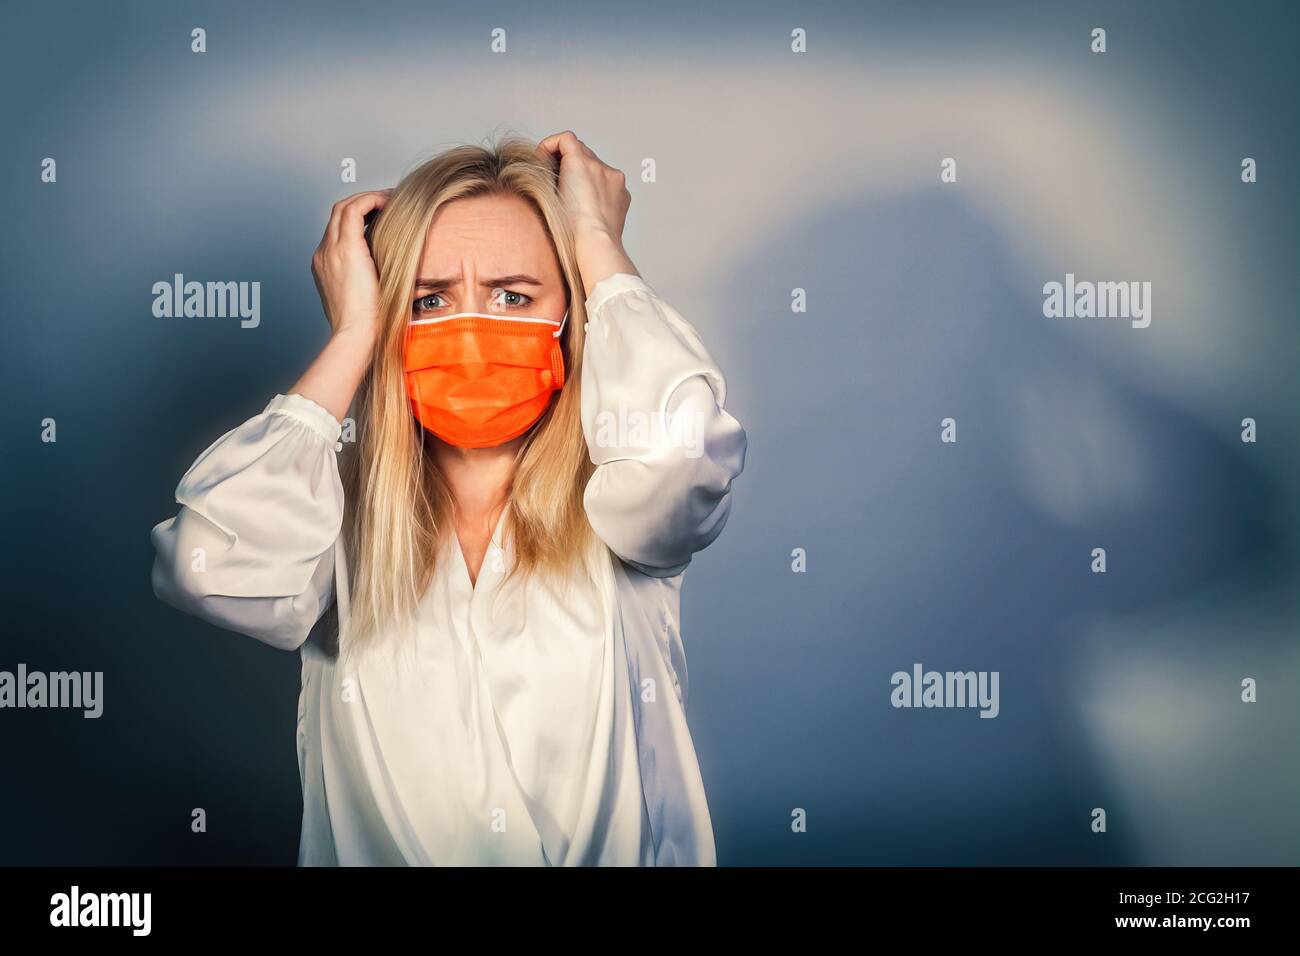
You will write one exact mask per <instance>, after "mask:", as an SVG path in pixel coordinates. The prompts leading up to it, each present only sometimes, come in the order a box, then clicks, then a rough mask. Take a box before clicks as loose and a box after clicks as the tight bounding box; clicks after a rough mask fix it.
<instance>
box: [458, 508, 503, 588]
mask: <svg viewBox="0 0 1300 956" xmlns="http://www.w3.org/2000/svg"><path fill="white" fill-rule="evenodd" d="M509 510H510V501H509V499H507V500H506V503H505V506H504V507H503V508H502V509H501V514H500V515H499V516H498V517H497V523H496V525H495V527H493V529H492V537H491V538H490V539H488V546H487V550H486V551H484V552H483V563H482V564H480V565H479V568H478V575H477V576H476V577H474V578H471V577H470V573H469V562H468V561H466V560H465V549H464V548H463V547H461V543H460V535H458V534H457V533H456V523H455V522H454V521H453V522H452V525H451V550H452V551H453V552H455V563H456V565H457V568H458V570H457V574H458V575H459V577H460V580H461V581H462V582H463V583H464V584H466V585H468V586H469V593H470V596H471V597H473V596H474V595H476V594H478V593H479V585H480V584H482V583H483V569H484V568H485V567H487V563H488V561H490V560H491V559H492V551H493V549H494V548H495V549H496V550H499V551H500V552H501V553H502V555H503V556H504V554H505V548H503V547H502V546H501V533H502V529H503V528H504V527H505V522H506V513H507V512H508V511H509Z"/></svg>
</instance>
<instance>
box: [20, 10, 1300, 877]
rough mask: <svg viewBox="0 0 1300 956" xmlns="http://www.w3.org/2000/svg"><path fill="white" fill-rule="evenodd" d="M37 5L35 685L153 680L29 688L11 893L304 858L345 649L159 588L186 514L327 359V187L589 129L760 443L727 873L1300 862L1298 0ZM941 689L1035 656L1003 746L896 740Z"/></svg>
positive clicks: (701, 602) (718, 803) (931, 736)
mask: <svg viewBox="0 0 1300 956" xmlns="http://www.w3.org/2000/svg"><path fill="white" fill-rule="evenodd" d="M3 18H4V23H3V29H2V30H0V47H2V50H3V57H0V64H2V65H0V71H2V73H3V82H0V100H2V101H3V104H4V114H3V115H4V130H5V143H6V147H5V149H4V150H3V151H0V163H2V164H3V172H4V182H5V195H6V202H5V207H6V212H7V218H8V228H6V229H4V230H3V231H0V266H2V269H3V282H4V296H3V300H2V301H3V310H4V313H3V319H4V326H3V327H4V335H5V347H4V349H3V350H2V352H0V354H2V355H3V363H4V364H3V369H2V371H3V376H2V380H3V383H4V401H3V404H2V406H0V420H2V421H3V448H4V466H3V470H2V471H0V481H3V486H0V491H3V500H4V507H5V525H4V527H5V532H6V534H5V537H6V541H7V547H6V548H5V556H4V562H5V568H4V573H3V575H0V587H3V589H4V595H3V596H4V599H5V607H6V608H7V615H6V617H7V620H6V624H5V627H4V629H3V632H2V636H0V669H10V670H12V669H13V668H14V667H15V666H16V665H17V663H18V662H24V663H26V664H27V666H28V667H29V668H31V669H39V670H46V671H53V670H102V671H104V672H105V680H106V690H105V715H104V716H103V717H102V718H101V719H99V720H97V721H92V720H84V719H82V718H81V717H80V715H79V714H78V713H74V712H59V711H48V712H39V711H0V754H3V759H4V762H5V775H4V779H5V783H6V785H5V787H4V788H3V790H0V863H9V864H14V863H17V864H54V863H79V864H112V863H128V864H135V863H199V864H207V863H276V864H288V863H292V862H293V861H294V859H295V852H296V847H297V840H298V824H299V814H300V806H301V805H300V800H299V791H298V776H297V766H296V762H295V757H294V745H293V721H294V712H295V705H296V700H297V692H298V678H299V667H298V659H297V657H296V656H295V655H292V654H285V653H283V652H278V651H274V650H272V649H270V648H268V647H265V646H262V645H260V644H258V643H257V642H255V641H253V640H251V639H249V638H245V637H241V636H239V635H234V634H230V633H227V632H223V631H219V630H217V629H214V628H211V627H209V626H207V625H205V624H202V623H200V622H198V621H195V620H192V619H189V618H186V617H184V616H183V615H181V614H180V613H179V612H176V611H173V610H172V609H170V608H168V607H166V606H163V605H161V604H160V603H158V602H157V601H156V600H155V599H154V597H153V595H152V592H151V590H150V584H149V570H150V564H151V561H152V551H151V548H150V545H149V538H148V532H149V529H150V528H151V527H152V525H153V524H154V523H156V522H158V521H160V520H162V519H164V518H166V517H168V516H170V515H171V514H172V513H174V510H175V505H174V503H173V499H172V492H173V489H174V488H175V485H176V482H177V481H178V480H179V478H180V476H181V474H182V473H183V471H184V470H185V468H186V467H187V466H188V465H189V463H190V462H191V461H192V460H193V459H194V457H195V456H196V455H197V454H198V453H199V452H200V451H201V450H202V449H203V448H204V447H206V446H207V445H208V444H209V443H210V442H211V441H212V440H214V439H215V438H216V437H217V436H218V435H220V434H221V433H222V432H224V431H226V430H227V429H229V428H231V427H234V426H235V425H236V424H238V423H239V422H240V421H242V420H244V419H245V418H247V417H248V416H249V415H252V414H254V413H256V412H257V411H259V410H260V409H261V408H262V407H263V406H264V405H265V403H266V402H267V401H268V400H269V399H270V397H271V396H273V395H274V394H276V393H277V392H278V391H283V390H284V389H286V388H287V387H289V385H291V384H292V382H293V381H294V380H295V379H296V377H297V376H298V374H299V373H300V372H301V371H302V369H303V368H304V367H305V366H306V364H307V363H308V362H309V361H310V359H311V357H312V356H313V355H314V354H315V351H316V350H317V349H319V347H320V346H321V345H322V344H323V343H324V340H325V325H324V321H323V319H322V318H321V316H320V310H319V306H318V303H317V300H316V295H315V290H314V288H313V285H312V281H311V277H310V274H309V268H308V266H309V257H310V255H311V251H312V249H313V248H314V246H315V244H316V242H317V241H318V239H319V235H320V231H321V229H322V227H323V225H324V222H325V218H326V214H327V211H328V207H329V205H330V204H331V203H332V202H333V201H334V200H336V199H337V198H339V197H340V196H342V195H344V194H346V193H348V192H352V191H355V190H357V189H363V188H378V187H382V186H387V185H391V184H392V183H393V182H394V181H395V180H396V179H397V178H398V177H400V175H401V174H402V173H403V172H404V171H406V170H407V169H409V168H410V167H411V166H413V165H414V164H415V163H417V162H418V161H420V160H421V159H423V158H426V157H427V156H429V155H432V154H433V153H435V152H437V151H439V150H440V149H441V148H444V147H446V146H449V145H452V144H454V143H458V142H477V141H480V140H482V139H483V138H484V137H485V136H487V135H489V134H492V133H499V132H503V131H516V132H521V133H524V134H526V135H530V136H533V137H535V138H540V137H542V136H545V135H547V134H549V133H552V132H555V131H558V130H561V129H566V128H567V129H573V130H574V131H575V132H577V133H578V135H579V136H580V137H582V138H583V139H584V140H585V141H586V142H588V143H589V145H591V146H592V148H593V149H595V150H596V152H597V153H598V154H599V155H600V156H601V157H602V158H604V159H605V160H606V161H607V162H609V163H611V164H613V165H616V166H619V167H620V168H622V169H624V170H625V171H626V172H627V173H628V179H629V188H630V189H631V191H632V194H633V204H632V209H631V213H630V216H629V220H628V228H627V236H626V244H627V246H628V249H629V252H630V253H631V255H632V257H633V259H634V260H635V261H636V263H637V265H638V268H639V269H640V271H641V272H642V274H643V275H644V276H645V277H646V279H647V281H648V282H649V283H650V284H651V285H652V286H653V287H655V288H656V290H657V291H659V292H660V294H661V295H663V296H664V297H665V298H666V299H668V300H669V301H670V302H672V303H673V305H674V306H676V307H677V308H678V310H679V311H681V312H682V314H683V315H684V316H685V317H686V318H687V319H688V320H690V321H691V322H693V323H694V324H695V325H696V326H697V328H699V330H700V331H701V333H702V335H703V336H704V338H705V341H706V342H707V343H708V344H709V347H710V349H711V351H712V352H713V353H714V355H715V357H716V358H717V359H718V361H719V362H720V363H721V365H722V367H723V369H724V370H725V371H726V372H727V375H728V382H729V389H730V394H729V399H728V407H729V409H730V410H731V411H733V413H734V414H735V415H736V416H737V417H738V418H739V419H740V420H741V421H742V423H743V424H744V425H745V426H746V428H747V430H748V432H749V438H750V450H749V459H748V467H747V469H746V472H745V474H744V475H743V476H742V477H741V479H740V480H739V481H738V482H737V483H736V486H735V507H734V511H733V517H732V519H731V523H730V525H729V527H728V528H727V530H726V532H725V533H724V534H723V536H722V537H721V538H720V539H719V541H718V542H717V543H716V544H715V545H714V546H713V547H712V548H710V549H709V550H708V551H706V552H704V553H702V554H701V555H699V556H698V557H697V559H696V562H695V564H694V565H693V567H692V568H691V570H690V571H689V572H688V573H687V578H686V583H685V587H684V622H683V630H684V635H685V640H686V642H687V651H688V655H689V661H690V678H691V701H690V722H691V726H692V730H693V734H694V738H695V742H696V747H697V750H698V752H699V756H700V760H701V764H702V768H703V772H704V776H705V782H706V786H707V789H708V792H709V796H710V803H711V807H712V810H713V814H714V822H715V827H716V831H717V840H718V850H719V857H720V862H722V863H724V864H759V863H771V864H836V863H838V864H884V863H892V864H1049V865H1050V864H1162V865H1163V864H1170V865H1181V864H1279V863H1281V864H1294V863H1296V862H1297V861H1298V859H1300V741H1298V740H1297V735H1298V731H1300V720H1298V719H1297V718H1300V706H1298V705H1297V699H1298V698H1297V693H1298V692H1300V648H1298V647H1297V640H1296V637H1297V607H1296V588H1295V585H1296V581H1297V566H1298V555H1297V541H1298V533H1300V513H1298V511H1297V500H1298V498H1297V490H1298V489H1297V484H1298V483H1300V469H1298V468H1297V450H1298V449H1300V443H1298V441H1297V439H1298V438H1300V435H1298V434H1297V430H1298V429H1297V414H1296V413H1297V404H1296V398H1297V394H1296V393H1297V374H1296V373H1297V361H1298V359H1300V348H1297V346H1298V345H1300V343H1298V342H1297V338H1298V336H1297V324H1296V317H1297V316H1296V302H1297V293H1298V292H1300V289H1297V280H1296V263H1297V249H1296V241H1297V229H1296V220H1297V212H1298V209H1297V205H1298V202H1300V197H1298V196H1297V191H1296V187H1295V172H1294V162H1295V156H1296V155H1297V136H1296V110H1295V102H1294V98H1295V93H1296V89H1297V14H1296V8H1295V6H1294V5H1293V4H1290V3H1275V4H1270V3H1251V4H1247V5H1233V4H1227V3H1222V4H1205V3H1172V2H1166V3H1143V4H1131V3H1113V4H1110V3H1102V4H1088V5H1087V6H1086V7H1085V6H1083V5H1078V6H1075V5H1066V4H1041V3H1028V2H1026V3H1016V4H1011V3H982V4H964V3H947V4H939V3H901V2H900V3H853V4H848V3H844V4H829V3H823V4H755V3H745V4H735V5H734V6H731V7H729V8H727V7H716V8H715V7H714V5H703V6H702V5H700V4H695V3H672V2H670V3H656V4H644V5H631V4H629V5H622V4H612V5H607V4H603V3H602V4H589V3H585V2H576V0H573V2H562V3H557V4H545V5H540V6H539V5H536V4H524V3H517V4H516V3H498V4H494V5H492V6H491V7H488V8H484V7H473V8H464V7H457V6H454V5H446V6H435V5H432V4H426V3H415V2H410V3H383V2H376V3H371V4H363V5H357V4H354V3H337V2H336V3H312V4H306V3H283V4H273V5H262V4H251V3H249V4H230V3H198V4H189V5H186V6H185V7H184V8H180V7H177V5H174V4H165V3H160V2H159V3H143V2H134V3H132V2H127V3H118V4H112V5H103V4H91V3H76V4H72V3H49V4H40V5H36V4H31V5H26V6H24V7H22V8H15V7H14V6H13V5H8V6H6V8H5V10H4V13H3ZM195 26H202V27H204V28H205V29H206V30H207V32H208V52H207V53H206V54H203V55H196V54H193V53H191V52H190V30H191V29H192V28H193V27H195ZM1098 26H1100V27H1104V28H1105V29H1106V30H1107V32H1108V46H1109V50H1108V52H1107V53H1105V54H1104V55H1097V54H1093V53H1091V52H1090V51H1089V33H1090V31H1091V29H1092V28H1094V27H1098ZM494 27H502V28H504V29H505V30H506V34H507V42H508V52H507V53H506V54H504V55H494V54H491V53H489V48H488V42H489V33H490V31H491V30H492V29H493V28H494ZM794 28H804V29H806V30H807V34H808V53H806V54H803V55H794V54H792V53H791V52H790V50H789V44H790V31H791V30H792V29H794ZM47 156H48V157H54V158H55V159H56V160H57V162H58V182H57V184H52V185H51V184H43V183H41V182H40V179H39V172H40V163H41V160H42V159H43V158H45V157H47ZM1245 156H1250V157H1253V158H1255V159H1256V160H1257V161H1258V164H1259V182H1258V183H1256V184H1253V185H1245V184H1242V183H1241V181H1240V174H1239V170H1240V162H1241V159H1242V157H1245ZM344 157H352V158H355V159H356V160H357V163H358V166H359V171H360V176H359V182H358V183H357V184H356V185H355V186H353V185H345V184H342V183H341V182H340V181H339V164H340V162H341V160H342V159H343V158H344ZM645 157H653V158H654V160H655V162H656V166H657V181H655V182H653V183H647V182H642V181H641V176H640V170H641V168H642V160H643V159H644V158H645ZM945 157H953V158H955V159H956V160H957V163H958V181H957V182H956V183H954V184H946V185H945V184H941V183H940V182H939V176H938V173H939V163H940V160H942V159H943V158H945ZM175 272H182V273H184V274H185V275H186V276H187V277H188V278H193V279H198V280H201V281H206V280H239V281H254V280H255V281H260V282H261V283H262V321H261V325H260V327H259V328H256V329H241V328H240V327H239V324H238V322H237V321H236V320H229V319H226V320H222V319H172V320H166V319H157V318H154V317H153V315H152V314H151V308H150V307H151V303H152V295H151V292H150V288H151V286H152V284H153V283H154V282H156V281H160V280H161V281H167V280H169V279H170V277H171V276H172V275H173V273H175ZM1067 272H1072V273H1075V274H1076V275H1078V276H1079V277H1080V278H1086V279H1093V280H1138V281H1150V282H1152V283H1153V320H1152V324H1151V326H1150V328H1148V329H1133V328H1131V327H1130V326H1129V325H1128V324H1127V323H1126V322H1117V321H1114V320H1101V319H1094V320H1082V319H1072V320H1067V319H1046V318H1044V317H1043V315H1042V311H1041V308H1042V292H1041V289H1042V286H1043V283H1045V282H1047V281H1052V280H1057V281H1059V280H1061V279H1062V278H1063V277H1064V275H1065V273H1067ZM794 288H802V289H805V290H807V295H808V303H809V309H808V311H807V312H806V313H803V314H793V313H792V312H791V310H790V306H789V302H790V294H791V290H792V289H794ZM949 416H951V417H953V418H955V419H956V420H957V422H958V436H959V441H958V443H957V444H956V445H944V444H941V443H940V441H939V422H940V420H941V419H943V418H945V417H949ZM1248 416H1249V417H1252V418H1254V419H1256V420H1257V421H1258V423H1259V442H1258V443H1257V444H1253V445H1245V444H1242V442H1241V441H1240V437H1239V434H1240V428H1241V426H1240V422H1241V420H1242V419H1243V418H1244V417H1248ZM46 417H53V418H55V419H56V420H57V422H58V442H57V443H56V444H43V443H42V442H41V441H40V438H39V436H40V422H41V420H42V419H43V418H46ZM1094 547H1105V548H1106V549H1107V551H1108V556H1109V572H1108V573H1107V574H1105V575H1093V574H1091V573H1090V571H1089V562H1090V552H1091V550H1092V549H1093V548H1094ZM794 548H804V549H806V551H807V554H808V570H807V573H804V574H794V573H792V572H791V568H790V561H791V558H790V554H791V551H792V549H794ZM914 662H921V663H923V664H924V665H925V666H926V667H928V668H935V669H939V670H968V669H973V670H997V671H999V672H1000V674H1001V714H1000V716H999V717H998V718H997V719H995V720H981V719H978V718H977V716H976V714H975V712H974V711H945V710H928V711H924V710H922V711H912V710H895V709H893V708H892V707H891V706H890V704H889V691H890V685H889V677H890V675H891V674H892V673H893V672H894V671H896V670H908V669H910V667H911V665H912V664H913V663H914ZM1245 677H1253V678H1255V679H1256V680H1257V681H1258V683H1259V702H1258V703H1256V704H1251V705H1247V704H1243V703H1241V702H1240V699H1239V695H1240V681H1241V680H1242V679H1243V678H1245ZM193 807H203V808H205V809H206V810H207V812H208V818H209V830H208V832H207V833H206V834H201V835H196V834H192V833H191V832H190V829H189V822H190V811H191V808H193ZM1094 807H1103V808H1105V809H1106V810H1107V812H1108V817H1109V820H1108V822H1109V829H1108V832H1107V833H1105V834H1104V835H1101V834H1094V833H1092V832H1091V830H1090V827H1089V824H1090V813H1091V811H1092V809H1093V808H1094ZM795 808H803V809H804V810H806V812H807V815H808V831H807V832H806V833H803V834H796V833H792V832H791V828H790V818H791V812H792V810H794V809H795Z"/></svg>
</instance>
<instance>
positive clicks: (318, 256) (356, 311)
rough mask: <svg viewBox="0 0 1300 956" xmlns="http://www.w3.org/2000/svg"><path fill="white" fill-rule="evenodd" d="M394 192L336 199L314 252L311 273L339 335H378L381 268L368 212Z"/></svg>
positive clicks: (367, 338) (371, 336)
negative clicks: (369, 236) (369, 237)
mask: <svg viewBox="0 0 1300 956" xmlns="http://www.w3.org/2000/svg"><path fill="white" fill-rule="evenodd" d="M390 193H392V190H391V189H381V190H377V191H373V192H364V193H356V194H355V195H352V196H348V197H347V198H346V199H340V200H339V201H338V202H336V203H335V204H334V208H333V209H332V210H331V211H330V219H329V223H328V224H327V225H326V226H325V235H324V236H322V237H321V241H320V245H318V246H317V247H316V251H315V252H314V253H313V254H312V257H311V274H312V277H313V278H314V279H315V280H316V291H317V292H318V293H319V294H320V301H321V305H322V306H323V307H324V309H325V318H326V319H328V320H329V324H330V329H331V330H332V331H333V332H334V334H335V335H339V334H340V333H348V337H349V338H355V339H358V340H360V341H366V340H371V341H373V339H374V336H375V334H376V333H377V332H378V330H379V273H378V271H377V270H376V268H375V260H374V259H373V258H372V257H371V255H370V248H369V246H367V245H366V237H365V232H364V230H365V218H366V215H367V214H369V213H370V212H371V211H373V210H376V209H383V208H384V205H385V203H387V202H388V196H389V194H390ZM353 333H356V334H353Z"/></svg>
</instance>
